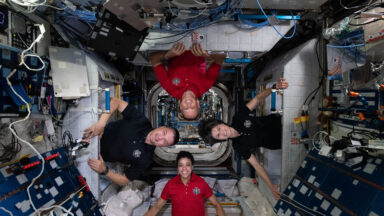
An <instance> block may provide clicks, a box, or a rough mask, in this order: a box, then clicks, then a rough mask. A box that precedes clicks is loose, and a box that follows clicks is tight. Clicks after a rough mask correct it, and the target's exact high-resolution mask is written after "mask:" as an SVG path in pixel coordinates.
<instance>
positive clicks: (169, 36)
mask: <svg viewBox="0 0 384 216" xmlns="http://www.w3.org/2000/svg"><path fill="white" fill-rule="evenodd" d="M189 32H191V31H185V32H181V33H177V34H174V35H168V36H164V37H158V38H145V40H159V39H164V38H171V37H176V36H179V35H182V34H185V33H189Z"/></svg>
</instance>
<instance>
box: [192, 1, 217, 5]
mask: <svg viewBox="0 0 384 216" xmlns="http://www.w3.org/2000/svg"><path fill="white" fill-rule="evenodd" d="M193 1H194V2H196V3H197V4H199V5H210V4H212V2H207V3H205V2H199V1H198V0H193Z"/></svg>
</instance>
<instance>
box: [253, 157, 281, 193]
mask: <svg viewBox="0 0 384 216" xmlns="http://www.w3.org/2000/svg"><path fill="white" fill-rule="evenodd" d="M247 161H248V162H249V163H250V164H251V166H252V167H253V168H254V169H255V170H256V173H257V175H258V176H260V178H261V179H262V180H263V181H264V182H265V183H266V184H267V186H268V188H269V190H271V192H272V194H273V197H274V198H275V200H278V199H279V197H280V192H279V191H278V190H277V188H278V186H279V185H273V184H272V182H271V179H270V178H269V176H268V174H267V172H266V171H265V169H264V168H263V167H262V166H261V165H260V163H259V162H258V161H257V159H256V157H255V156H254V155H253V154H251V157H250V158H249V159H248V160H247Z"/></svg>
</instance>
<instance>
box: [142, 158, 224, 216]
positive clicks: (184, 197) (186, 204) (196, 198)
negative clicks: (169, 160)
mask: <svg viewBox="0 0 384 216" xmlns="http://www.w3.org/2000/svg"><path fill="white" fill-rule="evenodd" d="M176 162H177V170H178V172H179V174H178V175H177V176H175V177H174V178H172V179H171V180H169V181H168V183H167V184H166V185H165V187H164V190H163V192H162V193H161V196H160V198H159V199H158V201H157V203H156V204H155V205H154V206H152V208H151V209H150V210H149V211H148V212H147V213H146V214H145V216H155V215H156V214H157V213H158V212H159V211H160V209H161V208H162V207H163V206H164V205H165V203H167V200H168V199H169V198H171V203H172V215H173V216H180V215H182V216H204V215H205V205H204V201H205V199H208V200H209V201H210V202H211V203H212V205H213V206H214V207H215V208H216V213H217V215H218V216H223V215H224V210H223V207H221V205H220V203H219V202H218V201H217V199H216V196H215V195H214V194H213V193H212V189H211V188H210V187H209V186H208V184H207V183H206V182H205V181H204V179H202V178H201V177H199V176H197V175H196V174H194V173H193V172H192V170H193V163H194V159H193V156H192V154H191V153H189V152H187V151H181V152H179V154H178V155H177V158H176Z"/></svg>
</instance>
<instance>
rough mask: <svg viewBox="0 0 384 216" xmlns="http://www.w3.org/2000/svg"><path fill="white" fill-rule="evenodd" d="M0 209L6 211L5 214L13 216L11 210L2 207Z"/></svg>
mask: <svg viewBox="0 0 384 216" xmlns="http://www.w3.org/2000/svg"><path fill="white" fill-rule="evenodd" d="M0 209H1V210H3V211H5V212H6V213H8V214H9V215H11V216H13V214H12V212H11V211H9V210H7V209H6V208H4V207H1V206H0Z"/></svg>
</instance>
